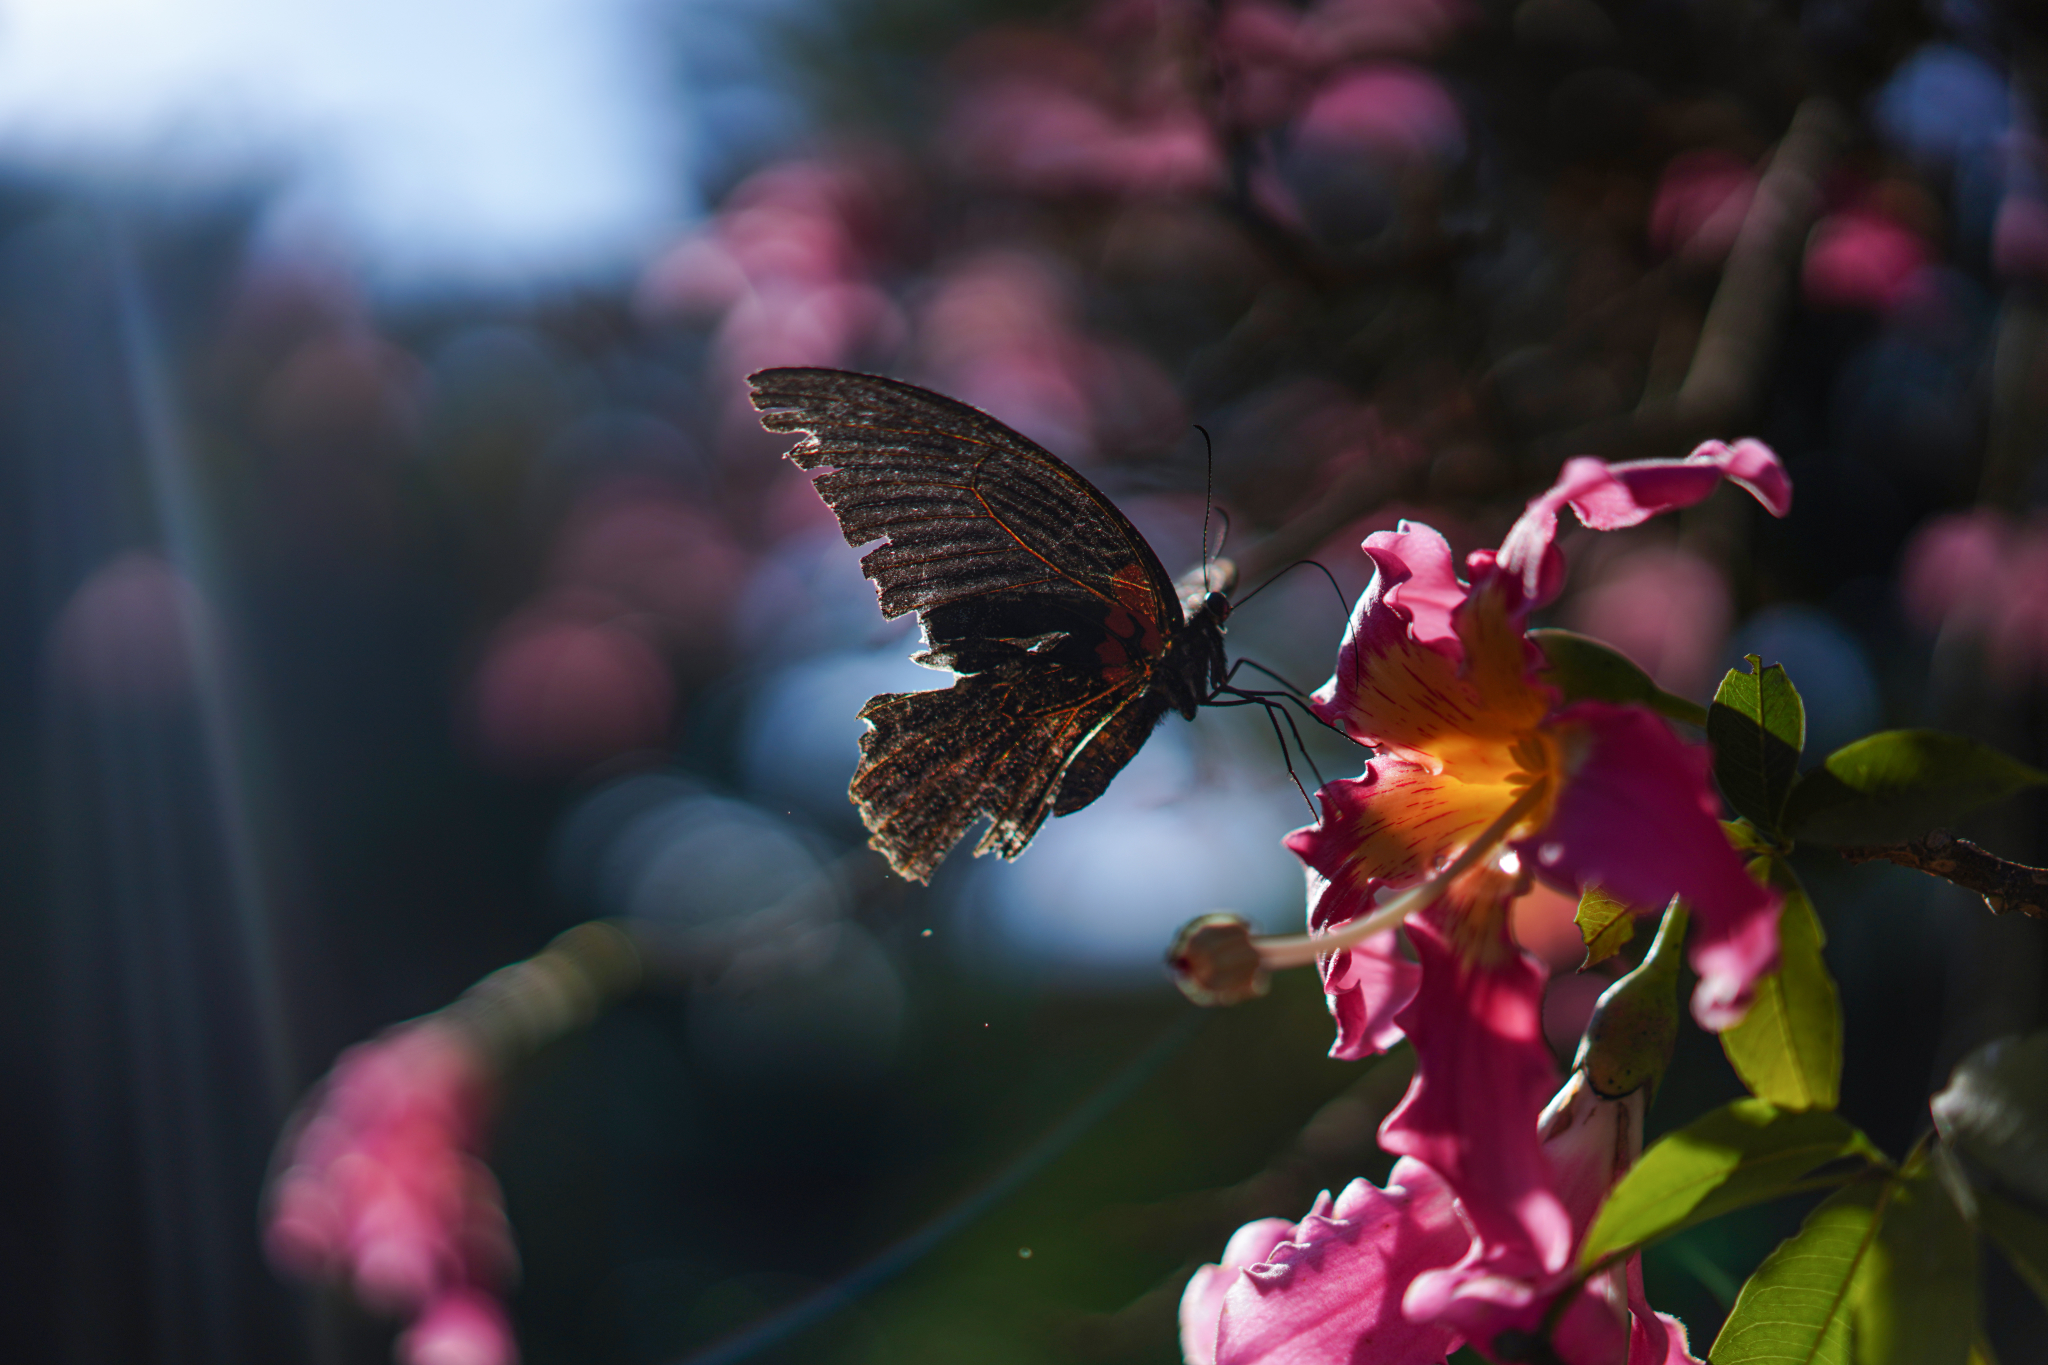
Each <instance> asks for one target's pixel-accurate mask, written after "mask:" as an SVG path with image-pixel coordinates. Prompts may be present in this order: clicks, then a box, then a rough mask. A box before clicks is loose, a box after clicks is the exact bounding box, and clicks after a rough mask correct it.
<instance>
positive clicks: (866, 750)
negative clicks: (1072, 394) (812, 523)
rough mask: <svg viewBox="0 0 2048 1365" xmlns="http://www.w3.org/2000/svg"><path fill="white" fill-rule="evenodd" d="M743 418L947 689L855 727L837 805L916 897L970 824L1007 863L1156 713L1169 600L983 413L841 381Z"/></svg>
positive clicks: (1141, 562) (1119, 533)
mask: <svg viewBox="0 0 2048 1365" xmlns="http://www.w3.org/2000/svg"><path fill="white" fill-rule="evenodd" d="M751 382H752V384H753V399H754V406H755V407H756V408H758V409H760V411H761V424H762V425H763V426H765V427H766V428H767V429H768V430H770V431H792V432H804V433H806V434H807V438H806V439H805V440H803V441H802V442H800V443H798V445H797V446H796V448H795V449H793V450H791V451H790V452H789V457H790V459H791V460H793V461H795V462H796V464H797V465H798V466H799V467H801V468H804V469H816V468H818V467H820V466H831V468H830V469H829V470H828V472H826V473H823V474H820V475H819V476H818V477H817V478H816V479H815V480H814V481H813V482H814V483H815V485H816V487H817V489H818V492H819V494H820V495H821V496H822V497H823V498H824V499H825V502H826V505H827V506H829V507H831V509H832V510H833V512H834V513H835V514H836V515H837V516H838V518H839V524H840V529H841V530H842V531H843V532H844V533H845V535H846V540H847V543H848V544H851V545H864V544H867V543H868V542H870V541H873V540H876V539H882V538H885V537H886V543H885V544H883V545H881V546H879V547H877V548H876V549H874V550H872V551H870V552H869V553H868V554H867V555H866V557H865V558H863V559H862V561H861V565H862V568H863V570H864V571H865V572H866V573H867V576H868V577H869V578H871V579H873V580H874V581H875V586H876V590H877V592H878V594H879V597H880V600H881V606H882V612H883V614H884V615H886V616H900V615H902V614H903V613H904V612H906V611H915V612H917V613H918V615H919V618H920V621H921V623H922V625H923V627H924V635H925V650H924V652H923V653H922V654H921V655H919V656H918V660H919V662H921V663H926V664H930V665H932V666H934V667H939V668H948V669H951V670H953V671H954V672H956V673H960V674H963V675H966V676H964V677H963V678H962V679H961V680H960V681H958V682H956V683H955V684H954V685H953V686H952V687H951V688H949V689H947V690H945V691H942V692H922V693H889V694H885V695H883V696H879V697H876V698H875V699H874V700H872V701H870V702H869V703H868V705H867V707H866V708H865V709H864V710H863V711H862V713H861V714H862V715H863V716H864V717H865V718H866V719H867V720H868V721H869V722H870V723H871V724H872V725H873V727H874V728H873V730H872V731H871V732H870V733H869V734H868V735H867V736H866V737H865V738H864V739H863V740H862V743H861V764H860V767H859V769H857V770H856V771H855V773H854V779H853V787H852V792H851V794H852V796H853V799H854V801H855V803H856V804H858V805H859V807H860V809H861V814H862V817H863V818H864V819H865V820H866V821H867V824H868V828H869V829H870V830H871V831H872V832H873V833H874V836H875V837H874V840H873V842H874V845H875V847H876V848H877V849H879V850H880V851H881V852H882V853H883V854H884V855H886V856H887V857H888V858H889V860H890V863H891V865H892V866H894V867H895V868H896V870H897V871H899V872H901V873H902V874H903V875H905V876H907V877H914V878H916V879H918V880H920V881H922V880H924V879H925V878H926V877H928V876H929V875H930V873H931V870H932V868H933V867H934V866H936V864H937V863H938V861H939V859H940V858H941V857H943V856H944V855H945V853H946V850H947V849H949V848H951V847H952V845H953V844H954V843H956V842H957V841H958V840H959V839H960V837H961V836H962V835H963V834H964V833H965V832H966V831H967V828H968V827H969V826H970V825H971V824H973V822H974V821H975V819H976V818H977V817H978V816H980V815H983V814H986V815H987V816H988V817H989V818H990V819H991V820H992V821H993V822H994V824H993V825H992V827H991V828H990V830H989V832H988V834H987V835H986V836H985V837H984V838H983V839H982V841H981V843H980V845H979V846H978V847H977V849H976V852H977V853H985V852H989V851H992V850H993V851H995V852H998V853H1001V854H1003V855H1004V856H1005V857H1015V856H1016V855H1017V854H1018V853H1020V852H1022V851H1023V848H1024V846H1025V845H1026V844H1027V843H1029V842H1030V840H1031V836H1032V835H1033V834H1035V833H1036V832H1037V830H1038V827H1039V825H1041V824H1042V823H1044V820H1045V817H1046V815H1047V814H1049V813H1051V812H1053V811H1055V810H1057V811H1058V812H1059V813H1061V814H1065V813H1067V812H1068V811H1072V810H1078V809H1080V807H1082V806H1084V805H1086V804H1087V803H1088V802H1089V801H1092V800H1094V799H1095V797H1097V796H1099V795H1100V794H1101V793H1102V791H1103V789H1104V788H1106V787H1107V786H1108V785H1109V780H1110V779H1111V778H1112V777H1114V776H1115V775H1116V773H1117V772H1118V770H1120V769H1121V768H1122V767H1123V766H1124V764H1125V763H1127V762H1128V761H1129V760H1130V757H1131V755H1132V754H1133V753H1135V752H1136V751H1137V746H1138V744H1139V743H1141V742H1142V741H1143V739H1144V737H1145V735H1147V734H1149V733H1150V732H1151V729H1152V726H1153V725H1154V724H1156V723H1157V721H1158V719H1159V717H1160V715H1162V714H1163V713H1164V711H1165V709H1166V706H1167V703H1166V702H1165V701H1164V700H1163V699H1161V698H1160V697H1159V696H1157V695H1156V694H1155V693H1154V691H1153V689H1152V682H1153V675H1154V670H1155V669H1156V667H1157V665H1158V663H1159V661H1160V659H1161V658H1162V656H1164V655H1165V654H1166V653H1167V652H1168V651H1169V648H1170V646H1171V645H1172V644H1173V643H1174V641H1175V639H1176V637H1177V636H1178V635H1179V634H1180V633H1181V632H1183V631H1184V630H1185V628H1186V624H1185V619H1184V617H1183V615H1182V612H1181V607H1180V604H1179V601H1178V600H1177V598H1176V597H1175V595H1174V591H1173V585H1172V582H1171V580H1169V579H1168V578H1167V576H1166V571H1165V570H1164V569H1163V568H1162V567H1161V566H1160V563H1159V558H1158V556H1157V555H1155V554H1153V553H1152V550H1151V547H1150V546H1148V545H1146V543H1145V541H1144V538H1143V537H1141V536H1140V535H1139V534H1138V532H1137V530H1136V528H1134V527H1133V526H1132V525H1131V523H1130V522H1129V520H1127V519H1126V518H1125V517H1124V515H1123V513H1121V512H1119V511H1118V510H1117V509H1116V507H1115V506H1114V505H1113V504H1112V503H1111V502H1110V501H1109V499H1107V498H1105V497H1104V496H1103V495H1102V494H1101V493H1100V492H1099V491H1097V490H1096V489H1095V487H1094V486H1093V485H1091V484H1090V483H1089V482H1088V481H1087V480H1086V479H1084V478H1082V477H1081V476H1080V475H1079V474H1078V473H1076V472H1075V471H1074V470H1073V469H1071V468H1069V467H1068V466H1067V465H1066V464H1065V463H1064V462H1062V461H1061V460H1059V459H1058V458H1057V457H1055V456H1054V455H1052V454H1051V453H1050V452H1048V451H1046V450H1045V449H1043V448H1042V447H1040V446H1038V445H1037V444H1036V443H1034V442H1032V441H1030V440H1027V439H1026V438H1025V437H1023V436H1021V435H1019V434H1018V433H1016V432H1014V431H1012V430H1010V429H1009V428H1008V427H1006V426H1004V425H1003V424H1002V423H1001V422H998V421H996V420H995V419H994V418H992V417H990V416H988V415H987V414H986V413H983V412H980V411H977V410H976V409H974V408H971V407H968V406H967V405H966V404H964V403H959V402H955V401H954V400H953V399H950V398H946V397H944V396H942V395H940V394H936V393H932V392H930V391H928V390H925V389H920V388H917V387H915V386H913V385H910V384H903V383H898V382H897V381H895V380H893V379H883V378H879V377H877V376H873V375H862V374H853V373H849V372H847V371H843V370H797V369H789V370H764V371H763V372H761V373H760V374H757V375H754V376H753V378H752V380H751Z"/></svg>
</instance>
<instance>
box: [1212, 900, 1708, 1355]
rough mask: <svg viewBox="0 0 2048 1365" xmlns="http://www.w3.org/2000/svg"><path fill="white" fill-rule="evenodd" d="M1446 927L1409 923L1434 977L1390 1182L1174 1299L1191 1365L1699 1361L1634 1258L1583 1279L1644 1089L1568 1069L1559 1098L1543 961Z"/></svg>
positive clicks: (1421, 996)
mask: <svg viewBox="0 0 2048 1365" xmlns="http://www.w3.org/2000/svg"><path fill="white" fill-rule="evenodd" d="M1443 918H1444V917H1443V916H1442V915H1440V914H1439V913H1436V912H1432V913H1431V914H1430V915H1429V916H1427V917H1425V918H1424V919H1422V920H1419V921H1417V922H1416V923H1414V924H1412V925H1411V930H1412V931H1414V933H1415V942H1416V951H1417V953H1418V955H1419V956H1420V957H1421V958H1422V960H1423V964H1424V968H1425V970H1424V972H1423V975H1422V983H1421V986H1420V988H1419V989H1418V991H1417V993H1416V995H1415V998H1414V999H1413V1000H1412V1001H1411V1002H1410V1003H1409V1004H1408V1006H1407V1007H1406V1008H1405V1009H1403V1010H1402V1011H1401V1014H1400V1024H1401V1026H1402V1027H1403V1028H1405V1029H1406V1030H1407V1031H1408V1032H1409V1034H1410V1036H1411V1037H1413V1038H1414V1039H1415V1045H1416V1052H1417V1069H1416V1077H1415V1081H1414V1082H1413V1084H1412V1085H1411V1086H1410V1088H1409V1092H1408V1095H1407V1097H1406V1098H1405V1099H1404V1100H1403V1101H1402V1103H1401V1106H1400V1107H1399V1108H1398V1109H1397V1110H1395V1112H1394V1113H1393V1114H1391V1115H1389V1116H1388V1119H1387V1121H1386V1123H1385V1124H1383V1125H1382V1127H1381V1129H1380V1144H1381V1146H1382V1147H1384V1148H1385V1149H1386V1150H1388V1151H1390V1152H1394V1153H1397V1154H1399V1156H1400V1160H1399V1161H1398V1162H1397V1163H1396V1164H1395V1166H1394V1170H1393V1174H1392V1176H1391V1178H1390V1180H1389V1183H1388V1186H1387V1188H1386V1189H1385V1190H1379V1189H1375V1188H1374V1187H1373V1186H1371V1185H1370V1184H1367V1183H1366V1182H1364V1181H1354V1182H1353V1183H1352V1185H1351V1186H1350V1187H1349V1188H1348V1189H1346V1190H1345V1191H1344V1194H1343V1195H1342V1197H1340V1198H1339V1199H1338V1200H1337V1201H1336V1202H1335V1203H1334V1204H1332V1203H1331V1201H1330V1199H1329V1196H1328V1195H1327V1194H1326V1195H1324V1196H1323V1197H1322V1198H1321V1199H1319V1200H1318V1201H1317V1203H1316V1207H1315V1208H1314V1209H1313V1210H1311V1212H1310V1214H1309V1216H1308V1217H1307V1218H1306V1219H1304V1220H1303V1221H1302V1222H1301V1223H1300V1224H1298V1225H1294V1226H1291V1227H1290V1225H1288V1224H1287V1223H1285V1222H1283V1221H1281V1220H1278V1219H1266V1220H1263V1221H1261V1222H1258V1223H1253V1224H1250V1225H1248V1226H1246V1227H1245V1228H1243V1229H1240V1230H1239V1232H1238V1233H1237V1235H1236V1236H1234V1237H1233V1238H1232V1239H1231V1241H1230V1244H1229V1246H1228V1248H1227V1249H1226V1250H1225V1253H1224V1258H1223V1263H1222V1264H1221V1265H1217V1266H1205V1267H1203V1268H1202V1269H1201V1270H1198V1271H1196V1272H1195V1276H1194V1278H1193V1279H1192V1280H1191V1281H1190V1282H1189V1284H1188V1287H1187V1290H1186V1293H1185V1294H1184V1295H1183V1297H1182V1299H1181V1339H1182V1350H1183V1353H1184V1354H1185V1355H1186V1357H1187V1360H1188V1361H1189V1363H1190V1365H1282V1363H1283V1362H1284V1363H1285V1365H1309V1363H1310V1362H1316V1363H1317V1365H1323V1363H1325V1362H1327V1363H1329V1365H1336V1363H1337V1362H1346V1361H1356V1360H1368V1359H1369V1360H1372V1361H1373V1362H1375V1365H1421V1363H1422V1362H1426V1361H1438V1360H1442V1359H1443V1358H1444V1357H1445V1356H1446V1355H1447V1354H1449V1353H1450V1352H1451V1351H1453V1350H1455V1349H1457V1348H1458V1347H1459V1346H1460V1345H1462V1344H1465V1343H1467V1342H1469V1343H1471V1344H1472V1345H1473V1346H1475V1347H1476V1348H1478V1349H1479V1350H1481V1351H1482V1352H1484V1353H1486V1354H1488V1355H1489V1356H1492V1357H1494V1358H1497V1359H1513V1358H1520V1357H1521V1356H1522V1355H1523V1354H1524V1352H1523V1349H1522V1348H1523V1346H1524V1345H1525V1344H1526V1343H1529V1342H1531V1341H1533V1340H1536V1339H1538V1338H1546V1339H1547V1341H1548V1347H1549V1349H1550V1350H1551V1351H1552V1352H1554V1353H1555V1355H1556V1357H1557V1358H1558V1359H1560V1360H1563V1361H1565V1362H1567V1363H1568V1365H1621V1362H1626V1363H1627V1365H1682V1363H1684V1362H1692V1361H1693V1357H1692V1356H1691V1355H1690V1354H1689V1352H1688V1349H1687V1344H1686V1337H1685V1329H1684V1327H1683V1326H1682V1325H1680V1324H1679V1323H1678V1322H1676V1321H1675V1320H1674V1319H1671V1318H1669V1317H1665V1316H1663V1315H1661V1314H1658V1313H1655V1312H1653V1311H1652V1310H1651V1308H1650V1306H1649V1303H1648V1301H1647V1299H1646V1298H1645V1297H1644V1294H1643V1288H1642V1275H1641V1269H1640V1266H1639V1264H1638V1263H1637V1261H1636V1260H1635V1259H1633V1258H1632V1259H1631V1260H1630V1261H1629V1262H1628V1263H1627V1264H1625V1265H1623V1266H1619V1267H1616V1268H1614V1269H1611V1270H1608V1271H1604V1272H1602V1273H1601V1274H1600V1275H1597V1276H1594V1277H1592V1278H1591V1279H1590V1280H1587V1281H1584V1282H1581V1281H1580V1280H1579V1279H1578V1277H1577V1270H1576V1259H1577V1252H1578V1248H1579V1246H1580V1244H1581V1242H1582V1241H1583V1239H1584V1237H1585V1234H1586V1231H1587V1229H1588V1228H1589V1227H1590V1226H1591V1225H1592V1222H1593V1218H1594V1215H1595V1214H1596V1213H1598V1211H1599V1208H1600V1204H1601V1202H1602V1201H1603V1200H1604V1199H1605V1198H1606V1196H1607V1192H1608V1191H1609V1190H1611V1189H1612V1188H1613V1187H1614V1184H1615V1182H1616V1181H1618V1180H1619V1179H1620V1178H1621V1177H1622V1176H1623V1175H1624V1174H1626V1173H1627V1171H1628V1169H1629V1168H1630V1166H1632V1165H1633V1164H1634V1162H1635V1159H1636V1158H1637V1157H1638V1156H1639V1155H1640V1154H1641V1152H1642V1142H1643V1112H1644V1110H1645V1109H1646V1108H1647V1106H1648V1102H1649V1086H1648V1084H1647V1083H1643V1084H1638V1085H1637V1086H1636V1088H1634V1089H1633V1090H1632V1091H1630V1093H1628V1094H1626V1095H1623V1096H1620V1097H1618V1098H1607V1097H1604V1096H1602V1095H1600V1094H1599V1093H1598V1092H1597V1091H1595V1090H1594V1088H1593V1086H1592V1084H1591V1082H1590V1081H1589V1079H1588V1076H1589V1072H1588V1070H1579V1071H1575V1072H1574V1073H1573V1075H1572V1077H1571V1079H1570V1080H1569V1081H1567V1082H1566V1084H1565V1086H1564V1088H1563V1089H1562V1090H1559V1091H1558V1092H1557V1093H1556V1094H1555V1095H1554V1096H1551V1095H1550V1091H1551V1087H1552V1086H1553V1085H1554V1084H1555V1078H1554V1076H1553V1074H1552V1066H1551V1062H1550V1057H1549V1053H1548V1052H1547V1050H1545V1048H1544V1047H1543V1044H1542V1042H1541V1039H1540V1035H1539V1031H1538V1030H1539V1023H1538V1007H1539V1003H1540V1001H1541V998H1542V990H1543V977H1544V973H1543V969H1542V967H1541V966H1540V965H1539V964H1538V963H1536V962H1535V961H1534V960H1532V959H1530V958H1528V957H1525V956H1523V955H1522V954H1520V953H1519V952H1517V951H1516V950H1515V948H1514V946H1513V944H1512V943H1511V942H1509V941H1508V939H1507V936H1506V934H1505V932H1504V926H1503V925H1501V924H1500V923H1499V922H1496V924H1495V926H1494V929H1495V933H1494V935H1493V936H1492V937H1491V938H1490V939H1489V940H1488V941H1487V942H1486V943H1484V944H1481V945H1476V946H1477V949H1478V951H1476V952H1475V951H1472V950H1470V949H1467V950H1464V951H1460V950H1458V949H1454V948H1452V947H1451V946H1450V945H1449V944H1448V943H1447V942H1446V941H1445V939H1444V938H1443V937H1442V936H1441V935H1440V933H1439V932H1438V929H1437V925H1438V923H1439V922H1441V921H1442V920H1443ZM1661 942H1662V941H1661V940H1660V946H1661ZM1654 955H1655V954H1654V953H1653V956H1654ZM1664 970H1665V971H1666V972H1667V973H1670V972H1672V971H1673V970H1675V968H1673V967H1665V968H1664ZM1662 990H1663V999H1664V1001H1665V1002H1666V1005H1665V1008H1667V1009H1674V1010H1675V1006H1674V1005H1673V1004H1672V1003H1671V986H1670V984H1669V981H1668V979H1667V981H1666V982H1665V984H1664V985H1663V987H1662ZM1546 1096H1549V1097H1550V1098H1549V1102H1548V1103H1547V1104H1546V1103H1545V1097H1546ZM1561 1296H1569V1297H1563V1298H1561Z"/></svg>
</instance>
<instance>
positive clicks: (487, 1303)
mask: <svg viewBox="0 0 2048 1365" xmlns="http://www.w3.org/2000/svg"><path fill="white" fill-rule="evenodd" d="M397 1354H398V1358H399V1360H400V1361H402V1362H403V1363H404V1365H517V1362H518V1360H519V1344H518V1342H516V1341H515V1340H514V1339H513V1336H512V1323H511V1320H510V1319H508V1318H507V1317H506V1316H505V1305H504V1304H503V1303H502V1302H500V1301H499V1300H498V1299H496V1298H495V1297H493V1296H492V1295H489V1294H481V1293H478V1292H477V1291H475V1290H473V1289H469V1290H465V1289H457V1290H454V1291H452V1292H451V1293H448V1294H444V1295H442V1296H441V1297H440V1298H438V1299H436V1300H435V1301H434V1302H433V1303H432V1304H430V1305H429V1306H428V1308H427V1311H426V1312H424V1313H422V1314H421V1315H420V1318H419V1321H417V1322H415V1323H414V1324H413V1325H412V1326H411V1327H409V1328H407V1329H406V1331H405V1334H404V1335H403V1336H401V1337H399V1339H398V1352H397Z"/></svg>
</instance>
